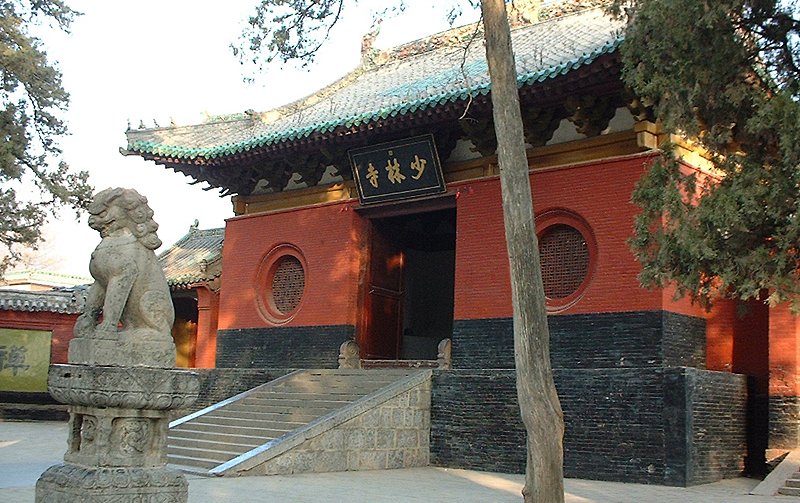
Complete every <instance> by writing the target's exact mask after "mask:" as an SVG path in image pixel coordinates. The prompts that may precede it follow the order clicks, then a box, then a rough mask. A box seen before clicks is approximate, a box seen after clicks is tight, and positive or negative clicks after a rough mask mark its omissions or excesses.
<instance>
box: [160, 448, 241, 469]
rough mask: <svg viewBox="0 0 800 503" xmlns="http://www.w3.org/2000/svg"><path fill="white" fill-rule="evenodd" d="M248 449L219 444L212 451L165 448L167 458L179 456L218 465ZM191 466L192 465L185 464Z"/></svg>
mask: <svg viewBox="0 0 800 503" xmlns="http://www.w3.org/2000/svg"><path fill="white" fill-rule="evenodd" d="M249 450H250V449H249V448H247V449H245V448H238V449H237V448H236V446H234V445H231V444H219V445H217V446H216V447H215V448H213V449H199V448H191V447H173V446H168V447H167V458H169V457H170V456H180V457H183V458H192V459H203V460H206V461H215V462H216V463H217V464H218V465H221V464H222V463H224V462H226V461H229V460H231V459H233V458H235V457H236V456H238V455H239V454H242V453H245V452H247V451H249ZM186 464H189V465H191V464H192V463H186Z"/></svg>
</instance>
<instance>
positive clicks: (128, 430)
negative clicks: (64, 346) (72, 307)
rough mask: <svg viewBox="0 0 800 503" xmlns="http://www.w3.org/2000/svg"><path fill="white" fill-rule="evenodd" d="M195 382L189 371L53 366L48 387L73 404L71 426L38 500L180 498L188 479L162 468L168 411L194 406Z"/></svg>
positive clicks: (94, 502) (161, 502)
mask: <svg viewBox="0 0 800 503" xmlns="http://www.w3.org/2000/svg"><path fill="white" fill-rule="evenodd" d="M199 386H200V385H199V379H198V376H197V374H196V373H194V372H190V371H186V370H176V369H160V368H152V367H117V366H89V365H52V366H51V367H50V374H49V376H48V389H49V391H50V394H51V395H52V396H53V397H54V398H55V399H57V400H58V401H60V402H62V403H67V404H69V405H70V431H69V440H68V445H67V452H66V454H65V455H64V463H63V464H60V465H55V466H52V467H50V468H49V469H48V470H47V471H45V472H44V473H43V474H42V476H41V477H40V478H39V480H38V482H37V483H36V501H37V503H67V502H78V501H80V502H81V503H100V502H103V503H111V502H114V503H134V502H136V503H150V502H152V503H156V502H158V503H173V502H174V503H185V502H186V501H187V498H188V484H187V482H186V479H185V477H184V476H183V475H182V474H181V473H179V472H175V471H172V470H169V469H167V468H166V462H167V456H166V441H167V431H168V426H169V411H170V409H176V408H186V407H189V406H191V405H192V404H193V403H194V402H195V400H197V394H198V391H199Z"/></svg>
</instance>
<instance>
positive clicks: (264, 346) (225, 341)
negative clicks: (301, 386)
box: [216, 325, 355, 369]
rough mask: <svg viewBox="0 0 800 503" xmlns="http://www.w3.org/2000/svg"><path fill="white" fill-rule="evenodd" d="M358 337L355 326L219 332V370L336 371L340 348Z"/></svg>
mask: <svg viewBox="0 0 800 503" xmlns="http://www.w3.org/2000/svg"><path fill="white" fill-rule="evenodd" d="M354 335H355V327H353V326H352V325H322V326H313V327H265V328H239V329H233V330H220V331H219V332H218V333H217V365H216V366H217V367H218V368H318V369H324V368H336V367H338V366H339V361H338V358H339V346H340V345H341V344H342V343H343V342H344V341H346V340H347V339H352V338H353V337H354Z"/></svg>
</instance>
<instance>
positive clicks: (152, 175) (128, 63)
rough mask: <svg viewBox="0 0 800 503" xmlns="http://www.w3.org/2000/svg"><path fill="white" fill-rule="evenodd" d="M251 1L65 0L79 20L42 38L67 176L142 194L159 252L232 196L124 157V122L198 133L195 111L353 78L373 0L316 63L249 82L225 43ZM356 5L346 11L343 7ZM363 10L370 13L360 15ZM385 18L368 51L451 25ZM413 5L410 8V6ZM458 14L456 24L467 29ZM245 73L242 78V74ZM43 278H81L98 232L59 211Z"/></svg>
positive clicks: (220, 216) (221, 219) (236, 108)
mask: <svg viewBox="0 0 800 503" xmlns="http://www.w3.org/2000/svg"><path fill="white" fill-rule="evenodd" d="M255 3H256V0H226V1H225V2H219V1H211V0H195V1H190V0H135V1H129V0H114V1H108V0H105V1H104V0H69V1H68V4H69V5H70V6H71V7H72V8H73V9H75V10H78V11H80V12H82V13H83V15H82V16H80V17H78V18H77V19H76V20H75V22H74V23H73V25H72V28H71V30H70V31H71V33H70V34H62V33H59V32H54V31H50V32H42V38H43V41H44V44H45V47H46V50H47V53H48V58H49V60H50V61H52V62H54V63H56V65H57V67H58V68H59V69H60V70H61V72H62V74H63V85H64V87H65V89H66V90H67V91H68V92H69V93H70V97H71V102H70V107H69V109H68V111H67V112H66V113H65V114H64V118H65V119H66V122H67V125H68V127H69V130H70V135H69V136H68V137H65V138H63V139H62V140H61V141H60V145H61V147H62V149H63V154H64V155H63V158H64V160H66V161H67V162H68V163H69V164H70V166H72V168H73V169H78V170H86V171H88V172H89V173H90V183H91V184H92V185H93V186H94V188H95V189H96V190H102V189H105V188H107V187H129V188H134V189H136V190H137V191H139V192H140V193H141V194H142V195H144V196H145V197H147V199H148V201H149V203H150V206H151V208H152V209H153V211H154V212H155V216H154V219H155V221H156V222H157V223H158V224H159V231H158V235H159V237H160V238H161V240H162V241H163V242H164V247H162V248H161V250H159V251H163V250H164V249H166V247H168V246H169V245H171V244H172V243H174V242H175V241H177V240H178V239H180V238H181V237H182V236H183V235H185V234H186V232H188V230H189V227H190V225H191V224H192V223H193V222H194V221H195V219H197V220H199V224H200V228H201V229H208V228H214V227H222V226H224V224H225V219H226V218H230V217H232V216H233V211H232V209H231V208H232V205H231V200H230V197H223V198H220V197H219V193H218V191H217V190H210V191H206V190H203V189H202V187H203V186H204V184H198V185H190V182H192V179H191V178H189V177H186V176H184V175H182V174H180V173H176V172H174V171H172V170H170V169H167V168H164V167H163V166H160V165H156V164H155V163H153V162H150V161H145V160H143V159H142V158H141V157H135V156H131V157H125V156H122V155H121V154H120V153H119V148H120V147H124V146H125V130H126V129H127V127H128V124H129V123H130V125H131V126H132V127H134V128H136V127H138V126H139V124H140V121H143V122H144V124H145V126H147V127H154V125H155V124H156V123H157V124H159V125H161V126H165V125H168V124H169V123H170V120H171V119H174V120H175V122H176V123H177V124H179V125H185V124H196V123H200V122H202V120H203V114H204V113H208V114H211V115H215V114H225V113H236V112H243V111H244V110H247V109H255V110H257V111H265V110H269V109H271V108H274V107H276V106H280V105H282V104H285V103H288V102H291V101H294V100H296V99H299V98H302V97H304V96H307V95H309V94H311V93H313V92H314V91H316V90H318V89H320V88H322V87H324V86H325V85H327V84H329V83H331V82H334V81H335V80H338V79H339V78H340V77H342V76H344V75H345V74H346V73H347V72H349V71H350V70H352V69H354V68H355V67H356V66H357V65H358V63H359V59H360V47H361V37H362V35H363V34H364V33H366V32H367V31H369V28H370V25H371V20H372V13H371V12H370V10H369V8H372V9H375V8H377V6H378V5H379V4H381V3H382V1H381V0H370V1H369V2H365V1H362V2H360V3H359V8H358V9H353V10H350V11H347V10H346V11H345V13H344V14H345V17H344V19H343V20H342V22H341V23H340V24H339V25H337V27H336V28H335V29H334V30H333V32H332V33H331V36H330V38H329V40H328V42H327V43H326V44H325V45H324V46H323V49H322V50H321V51H320V53H319V56H318V57H317V59H316V62H315V63H313V64H312V65H311V66H310V67H308V68H306V69H298V68H296V67H286V68H280V67H278V65H275V67H274V68H271V69H269V71H267V72H266V73H263V74H260V75H258V76H257V78H256V81H255V82H254V83H252V84H247V83H245V82H244V80H243V76H245V75H251V74H252V70H250V69H247V68H243V67H242V66H241V65H240V64H239V62H238V60H237V59H236V57H234V55H233V53H232V51H231V49H230V47H229V46H230V44H231V43H236V41H237V39H238V36H239V34H240V33H241V30H242V28H243V26H244V23H245V22H246V19H247V16H248V15H249V14H250V12H251V11H252V9H253V6H254V5H255ZM351 3H352V2H351ZM365 4H366V5H368V6H369V8H366V7H365ZM409 4H410V5H409V8H408V10H407V11H406V12H405V13H404V14H401V15H400V16H398V17H396V18H393V19H390V20H388V21H385V22H384V23H383V25H382V27H381V34H380V36H379V38H378V39H377V41H376V44H375V45H376V47H378V48H384V47H392V46H394V45H397V44H400V43H403V42H407V41H411V40H415V39H417V38H420V37H424V36H426V35H429V34H432V33H436V32H438V31H442V30H445V29H447V28H448V25H447V23H446V21H445V19H444V18H445V16H444V10H443V9H442V8H441V4H439V5H440V7H439V8H438V9H437V8H435V7H432V6H431V3H430V2H425V1H417V2H409ZM411 4H413V5H411ZM474 20H476V19H475V14H474V13H473V14H472V17H471V18H468V17H465V18H463V19H462V20H459V21H458V22H457V23H456V24H464V23H466V22H470V21H474ZM248 72H249V73H248ZM45 236H46V239H47V241H46V243H44V244H43V245H42V246H41V250H42V252H43V253H45V254H46V255H47V256H48V257H50V258H51V260H50V261H49V265H48V269H50V270H51V271H53V272H59V273H63V274H76V275H82V276H88V263H89V256H90V254H91V251H92V250H93V249H94V247H95V246H96V245H97V243H99V241H100V237H99V235H98V234H97V233H96V232H95V231H93V230H92V229H90V228H89V227H88V226H87V225H86V217H85V216H83V217H82V218H81V219H80V220H78V221H76V220H75V213H74V212H73V211H65V212H62V214H61V215H60V216H59V217H58V218H57V219H55V220H54V221H53V222H51V223H50V224H48V225H47V226H46V227H45Z"/></svg>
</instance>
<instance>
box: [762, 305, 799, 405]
mask: <svg viewBox="0 0 800 503" xmlns="http://www.w3.org/2000/svg"><path fill="white" fill-rule="evenodd" d="M769 372H770V376H769V394H770V396H786V397H792V396H800V317H797V316H795V315H793V314H792V312H791V306H790V305H789V304H788V303H783V304H779V305H777V306H775V307H773V308H772V309H770V312H769Z"/></svg>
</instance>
